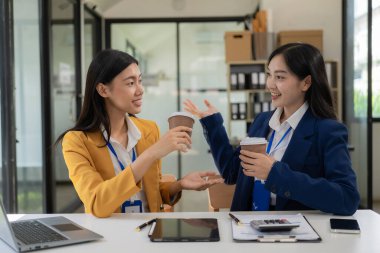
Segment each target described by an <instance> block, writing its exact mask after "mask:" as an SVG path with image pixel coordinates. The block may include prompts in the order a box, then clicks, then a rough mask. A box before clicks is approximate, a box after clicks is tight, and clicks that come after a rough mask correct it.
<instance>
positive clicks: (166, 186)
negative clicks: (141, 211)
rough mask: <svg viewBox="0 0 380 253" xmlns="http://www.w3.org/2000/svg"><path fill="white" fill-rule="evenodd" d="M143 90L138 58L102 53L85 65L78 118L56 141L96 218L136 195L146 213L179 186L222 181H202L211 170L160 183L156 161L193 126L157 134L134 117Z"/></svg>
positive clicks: (182, 144) (185, 140)
mask: <svg viewBox="0 0 380 253" xmlns="http://www.w3.org/2000/svg"><path fill="white" fill-rule="evenodd" d="M143 94H144V88H143V86H142V81H141V72H140V70H139V68H138V62H137V60H136V59H134V58H133V57H132V56H130V55H128V54H126V53H124V52H120V51H117V50H111V49H108V50H103V51H101V52H100V53H99V54H98V55H97V56H96V57H95V58H94V60H93V61H92V63H91V64H90V67H89V69H88V73H87V80H86V90H85V97H84V102H83V107H82V111H81V114H80V116H79V119H78V121H77V123H76V125H75V126H74V127H73V128H71V129H69V130H67V131H65V132H64V133H63V134H62V135H61V136H60V137H59V138H58V140H57V141H61V140H62V152H63V156H64V159H65V162H66V165H67V167H68V170H69V176H70V179H71V181H72V182H73V184H74V187H75V189H76V191H77V193H78V195H79V198H80V199H81V200H82V202H83V203H84V206H85V211H86V212H88V213H92V214H93V215H95V216H97V217H108V216H110V215H111V214H112V213H114V212H120V211H121V206H124V205H125V203H126V201H127V200H129V199H131V198H132V197H136V196H137V195H138V196H139V197H140V198H141V199H142V200H143V202H144V203H143V205H144V206H145V211H150V212H159V211H161V210H162V206H163V204H164V203H165V204H171V205H173V204H174V203H176V202H177V201H178V200H179V198H180V196H181V191H182V190H183V189H190V190H204V189H207V188H208V187H210V186H211V185H213V184H215V183H219V182H220V181H217V180H206V179H205V177H207V176H211V175H214V174H215V173H213V172H193V173H189V174H188V175H186V176H185V177H183V178H182V179H180V180H178V181H176V182H161V160H160V159H161V158H162V157H164V156H166V155H167V154H169V153H170V152H172V151H177V150H178V151H182V152H186V151H187V149H188V147H189V146H190V145H191V138H190V136H189V134H188V133H187V132H190V131H191V129H190V128H187V127H176V128H174V129H172V130H170V131H168V133H166V134H165V135H164V136H162V137H161V138H160V136H159V129H158V127H157V125H156V123H154V122H152V121H148V120H143V119H139V118H137V117H135V116H134V115H136V114H138V113H139V112H140V111H141V107H142V97H143ZM128 203H129V202H128Z"/></svg>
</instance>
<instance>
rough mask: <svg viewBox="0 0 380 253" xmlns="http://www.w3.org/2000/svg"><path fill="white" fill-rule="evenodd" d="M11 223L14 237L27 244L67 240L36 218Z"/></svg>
mask: <svg viewBox="0 0 380 253" xmlns="http://www.w3.org/2000/svg"><path fill="white" fill-rule="evenodd" d="M11 225H12V228H13V231H14V234H15V236H16V238H17V239H19V240H20V241H22V242H23V243H25V244H27V245H29V244H36V243H46V242H55V241H62V240H67V238H65V237H63V236H62V235H60V234H58V233H57V232H55V231H54V230H53V229H51V228H49V227H47V226H45V225H44V224H42V223H41V222H38V221H36V220H27V221H18V222H13V223H11Z"/></svg>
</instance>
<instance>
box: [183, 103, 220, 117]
mask: <svg viewBox="0 0 380 253" xmlns="http://www.w3.org/2000/svg"><path fill="white" fill-rule="evenodd" d="M204 103H205V105H206V106H207V109H206V110H204V111H201V110H200V109H199V108H198V106H196V105H195V104H194V103H193V102H192V101H191V100H190V99H186V100H185V101H184V102H183V105H184V106H185V111H187V112H189V113H191V114H193V115H194V116H196V117H198V118H200V119H201V118H204V117H207V116H210V115H212V114H214V113H217V112H218V109H216V107H214V106H213V105H212V104H211V103H210V102H209V101H208V100H207V99H205V100H204Z"/></svg>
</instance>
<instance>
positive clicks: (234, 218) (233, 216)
mask: <svg viewBox="0 0 380 253" xmlns="http://www.w3.org/2000/svg"><path fill="white" fill-rule="evenodd" d="M228 214H229V215H230V217H231V218H232V219H233V220H234V221H235V222H236V224H238V225H240V224H241V222H240V220H239V219H238V218H237V217H236V216H235V215H233V214H232V213H228Z"/></svg>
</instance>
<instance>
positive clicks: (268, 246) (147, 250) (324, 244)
mask: <svg viewBox="0 0 380 253" xmlns="http://www.w3.org/2000/svg"><path fill="white" fill-rule="evenodd" d="M275 213H279V214H280V213H281V214H296V213H299V212H266V213H264V212H263V213H260V214H275ZM301 213H302V214H304V215H305V216H306V218H307V219H308V221H309V222H310V224H311V225H312V226H313V227H314V229H315V230H316V231H317V232H318V234H319V235H320V236H321V238H322V241H321V242H318V243H311V242H297V243H255V242H235V241H234V240H233V239H232V235H231V218H230V217H229V216H228V212H215V213H213V212H191V213H189V212H182V213H180V212H178V213H146V214H114V215H113V216H111V217H109V218H103V219H100V218H96V217H94V216H92V215H90V214H27V215H22V214H10V215H8V217H9V219H10V221H13V220H17V219H29V218H37V217H49V216H57V215H62V216H65V217H67V218H69V219H71V220H72V221H74V222H76V223H78V224H79V225H82V226H84V227H86V228H88V229H90V230H93V231H94V232H96V233H99V234H101V235H103V236H104V239H102V240H100V241H96V242H89V243H83V244H78V245H70V246H64V247H60V248H52V249H48V250H42V251H40V252H46V253H48V252H57V253H58V252H65V253H69V252H81V253H83V252H86V253H87V252H91V253H96V252H102V253H113V252H125V253H127V252H133V253H139V252H144V253H161V252H179V253H186V252H189V253H190V252H191V253H202V252H218V253H223V252H226V253H227V252H228V253H235V252H238V253H242V252H250V253H254V252H257V253H265V252H276V253H279V252H280V253H287V252H289V253H297V252H302V253H313V252H315V253H332V252H337V253H338V252H342V253H348V252H363V253H369V252H380V242H379V241H380V215H379V214H377V213H375V212H373V211H372V210H359V211H357V212H356V213H355V214H354V215H353V217H354V218H356V219H357V220H358V222H359V225H360V228H361V234H336V233H331V232H330V231H329V218H331V217H333V216H332V215H329V214H324V213H321V212H318V211H306V212H301ZM241 214H243V213H241ZM244 214H248V213H247V212H245V213H244ZM250 214H252V213H250ZM156 217H166V218H217V219H218V224H219V233H220V241H219V242H177V243H171V242H169V243H168V242H167V243H153V242H150V240H149V239H148V236H147V234H148V230H149V228H145V229H143V230H142V231H141V232H136V231H135V228H136V227H137V226H138V225H140V224H142V223H144V222H145V221H147V220H150V219H152V218H156ZM0 252H1V253H6V252H14V251H13V250H12V249H11V248H10V247H8V246H7V245H6V244H5V243H3V242H2V241H0Z"/></svg>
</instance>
